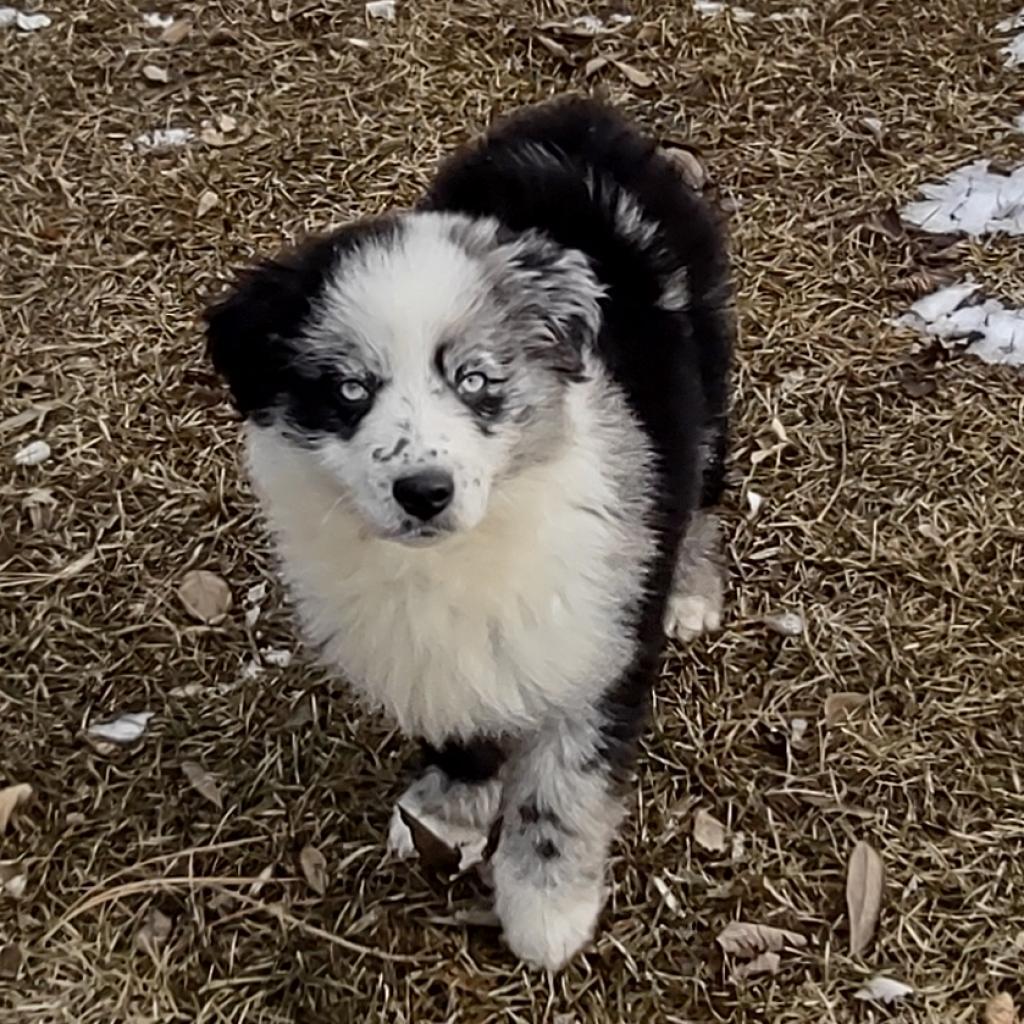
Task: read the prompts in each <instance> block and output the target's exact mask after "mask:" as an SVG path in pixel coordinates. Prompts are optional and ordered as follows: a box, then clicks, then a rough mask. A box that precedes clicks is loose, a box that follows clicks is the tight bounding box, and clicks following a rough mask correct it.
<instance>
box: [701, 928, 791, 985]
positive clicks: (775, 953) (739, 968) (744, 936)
mask: <svg viewBox="0 0 1024 1024" xmlns="http://www.w3.org/2000/svg"><path fill="white" fill-rule="evenodd" d="M715 941H716V942H717V943H718V945H719V946H721V948H722V952H724V953H729V954H731V955H732V956H735V957H740V958H742V959H744V960H747V961H748V962H747V963H744V964H738V965H736V966H735V967H734V968H733V971H732V980H733V981H734V982H736V981H744V980H749V979H750V978H756V977H757V976H759V975H762V974H777V973H778V970H779V967H780V966H781V964H782V957H781V956H779V951H780V950H782V949H784V948H786V947H787V946H788V947H791V948H796V949H801V948H803V947H804V946H806V945H807V939H805V938H804V937H803V936H802V935H800V934H799V933H798V932H791V931H787V930H786V929H784V928H773V927H772V926H771V925H767V924H751V923H750V922H747V921H730V922H729V923H728V924H727V925H726V926H725V928H723V929H722V931H721V932H719V934H718V936H717V937H716V938H715Z"/></svg>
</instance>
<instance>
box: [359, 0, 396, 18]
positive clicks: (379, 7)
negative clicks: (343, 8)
mask: <svg viewBox="0 0 1024 1024" xmlns="http://www.w3.org/2000/svg"><path fill="white" fill-rule="evenodd" d="M366 15H367V17H369V18H383V20H384V21H394V20H395V15H396V9H395V0H370V2H369V3H368V4H367V5H366Z"/></svg>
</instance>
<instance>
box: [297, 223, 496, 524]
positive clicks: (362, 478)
mask: <svg viewBox="0 0 1024 1024" xmlns="http://www.w3.org/2000/svg"><path fill="white" fill-rule="evenodd" d="M448 222H449V218H446V217H445V216H444V215H440V214H428V215H421V216H417V217H415V218H410V219H408V220H406V221H405V222H404V224H403V227H402V229H401V232H400V234H399V236H398V237H397V238H396V239H391V240H388V241H385V242H382V243H379V244H376V245H373V246H371V247H369V248H368V249H367V250H366V251H365V252H364V253H361V254H359V255H358V256H356V257H350V258H348V259H347V260H346V261H345V263H344V264H343V265H342V266H341V267H340V268H339V270H338V272H337V274H336V276H335V278H334V280H333V281H331V282H330V283H329V284H328V285H327V287H326V289H325V291H324V293H323V296H322V298H321V300H320V302H319V304H318V305H319V310H318V316H317V318H316V320H315V323H314V325H313V326H312V328H311V330H310V340H311V342H312V343H313V344H314V345H316V346H321V347H324V348H327V349H329V348H330V347H331V346H335V345H338V344H339V343H344V344H347V345H349V346H354V347H355V350H356V352H357V353H358V355H359V358H360V359H361V360H363V361H364V363H365V366H366V367H367V369H370V370H372V371H373V372H374V373H375V374H376V375H377V376H378V377H379V378H380V380H381V381H382V382H383V383H382V386H381V388H380V391H379V392H378V394H377V395H376V397H375V400H374V403H373V406H372V407H371V409H370V411H369V412H368V413H367V414H366V416H365V417H364V418H363V420H362V421H361V422H360V424H359V427H358V429H357V431H356V433H355V436H354V437H352V438H351V439H350V440H347V441H343V440H341V439H328V440H327V441H325V442H324V443H323V444H322V445H321V447H320V457H321V461H322V464H323V466H324V467H325V468H326V469H327V470H328V471H329V472H330V473H331V474H332V475H334V476H336V478H337V479H338V480H339V482H340V483H341V484H342V485H343V487H344V488H345V490H346V492H347V494H348V497H349V498H350V499H351V500H352V502H353V503H354V504H355V505H356V507H357V508H358V510H359V511H360V513H361V514H362V515H363V516H364V517H365V518H366V519H367V520H368V525H369V526H370V528H371V529H375V530H376V532H379V533H381V534H383V535H387V536H398V537H399V538H400V536H401V535H402V534H405V533H408V532H410V530H411V531H412V532H413V533H417V532H418V530H417V524H415V523H410V522H409V517H408V515H407V514H405V513H404V512H403V510H402V509H401V507H400V506H399V505H398V504H397V502H396V501H395V499H394V496H393V493H392V487H393V485H394V481H395V480H396V479H397V478H399V477H401V476H403V475H407V474H410V473H414V472H416V471H418V470H424V469H428V468H429V469H439V470H443V471H445V472H447V473H449V474H450V475H451V477H452V479H453V480H454V484H455V492H454V496H453V499H452V502H451V505H450V506H449V508H448V509H447V510H446V511H445V512H444V513H443V514H442V515H440V516H439V517H438V518H437V520H436V523H433V521H432V525H433V526H436V528H438V529H439V530H440V531H442V532H445V531H451V530H463V529H470V528H472V527H473V526H475V525H476V524H477V523H478V522H479V521H480V519H481V518H482V517H483V515H484V512H485V511H486V506H487V499H488V495H489V491H490V484H491V480H492V479H493V476H494V474H495V472H496V471H497V470H498V469H500V462H501V458H502V450H501V449H502V445H501V442H500V441H499V440H498V439H496V438H488V437H487V436H485V435H484V433H483V432H482V431H481V430H480V429H479V427H478V426H477V424H476V423H475V422H474V417H473V414H472V413H471V412H470V411H469V410H468V409H467V408H466V407H465V405H463V403H462V402H461V401H460V399H459V398H458V396H457V395H456V394H455V393H454V391H453V389H452V387H451V386H450V383H449V381H448V380H446V379H445V377H444V375H443V373H442V371H441V369H440V368H439V365H438V349H439V347H440V346H441V345H443V344H444V343H445V342H446V341H447V340H450V339H453V338H458V337H459V336H460V335H461V334H464V333H465V332H467V331H471V330H473V328H474V321H475V320H476V319H478V317H479V314H480V311H481V306H482V303H483V302H485V301H486V297H487V289H486V282H485V280H484V268H483V267H482V265H481V263H480V261H479V260H478V259H476V258H474V257H473V256H472V255H471V254H469V253H468V252H466V251H465V249H463V248H462V247H461V246H459V245H458V244H457V243H456V242H454V241H452V240H451V239H450V238H449V236H448Z"/></svg>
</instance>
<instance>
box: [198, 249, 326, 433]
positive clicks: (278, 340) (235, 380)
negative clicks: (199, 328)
mask: <svg viewBox="0 0 1024 1024" xmlns="http://www.w3.org/2000/svg"><path fill="white" fill-rule="evenodd" d="M330 252H331V246H330V243H329V241H326V240H318V241H315V242H312V243H309V244H308V245H306V246H305V247H303V248H301V249H299V250H297V251H295V252H294V253H289V254H287V255H284V256H281V257H278V258H277V259H273V260H265V261H263V262H262V263H259V264H257V265H256V266H255V267H252V268H251V269H250V270H248V271H246V272H245V273H244V274H243V275H242V276H241V277H240V278H239V280H238V281H237V282H236V284H235V286H234V287H233V288H232V289H231V290H230V291H229V292H228V293H227V294H226V295H224V296H223V297H222V298H220V299H219V300H218V301H216V302H214V303H213V304H212V305H211V306H210V307H209V308H208V309H207V310H206V311H205V313H204V317H203V318H204V320H205V321H206V349H207V353H208V355H209V357H210V360H211V361H212V362H213V365H214V367H215V368H216V370H217V372H218V373H220V374H221V376H222V377H224V379H225V380H226V381H227V383H228V386H229V387H230V388H231V394H232V397H233V398H234V402H235V406H236V407H237V409H238V411H239V412H240V413H241V414H242V415H243V416H250V415H253V414H257V413H259V412H260V411H261V410H264V409H267V408H269V407H270V406H271V405H273V403H274V400H275V398H276V397H277V395H278V393H279V390H280V387H281V384H282V379H281V378H282V372H283V370H284V368H285V366H286V365H287V362H288V356H289V347H288V339H289V338H293V337H295V335H296V334H297V333H298V332H299V331H300V330H301V328H302V324H303V322H304V321H305V319H306V317H307V316H308V315H309V310H310V305H311V303H312V301H313V298H314V297H315V296H316V294H317V293H318V292H319V290H320V287H321V286H322V283H323V277H324V274H325V273H326V271H327V267H328V266H329V264H330Z"/></svg>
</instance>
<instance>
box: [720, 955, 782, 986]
mask: <svg viewBox="0 0 1024 1024" xmlns="http://www.w3.org/2000/svg"><path fill="white" fill-rule="evenodd" d="M781 963H782V957H780V956H779V954H778V953H773V952H771V951H770V950H769V951H768V952H767V953H762V954H761V955H760V956H755V957H754V959H753V960H751V961H750V962H749V963H746V964H739V966H737V967H736V969H735V970H734V971H733V972H732V980H733V981H744V980H745V979H747V978H754V977H757V975H759V974H778V973H779V965H780V964H781Z"/></svg>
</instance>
